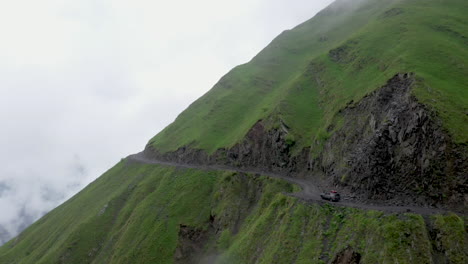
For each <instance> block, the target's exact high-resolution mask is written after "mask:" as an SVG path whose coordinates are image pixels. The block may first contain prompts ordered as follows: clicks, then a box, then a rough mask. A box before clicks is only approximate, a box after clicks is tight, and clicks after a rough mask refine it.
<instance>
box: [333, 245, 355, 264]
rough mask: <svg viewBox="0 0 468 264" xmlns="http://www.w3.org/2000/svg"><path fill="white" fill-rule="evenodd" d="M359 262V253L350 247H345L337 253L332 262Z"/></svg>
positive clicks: (339, 263) (344, 263)
mask: <svg viewBox="0 0 468 264" xmlns="http://www.w3.org/2000/svg"><path fill="white" fill-rule="evenodd" d="M360 262H361V254H359V253H357V252H355V251H354V250H353V249H352V248H351V247H347V248H346V249H344V250H343V251H341V252H340V253H338V254H337V255H336V257H335V259H334V260H333V261H332V264H359V263H360Z"/></svg>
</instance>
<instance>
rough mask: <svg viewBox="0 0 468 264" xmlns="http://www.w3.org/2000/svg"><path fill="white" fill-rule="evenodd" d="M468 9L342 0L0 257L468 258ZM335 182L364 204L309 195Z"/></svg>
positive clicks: (447, 3)
mask: <svg viewBox="0 0 468 264" xmlns="http://www.w3.org/2000/svg"><path fill="white" fill-rule="evenodd" d="M466 11H468V2H466V1H462V0H443V1H439V0H429V1H427V0H426V1H422V0H362V1H358V2H356V1H350V0H338V1H336V2H335V3H333V4H332V5H330V6H329V7H327V8H326V9H325V10H323V11H321V12H319V13H318V14H317V15H316V16H315V17H314V18H312V19H311V20H309V21H306V22H304V23H303V24H301V25H299V26H298V27H296V28H294V29H292V30H290V31H285V32H283V33H282V34H281V35H280V36H278V37H277V38H276V39H275V40H273V41H272V43H271V44H270V45H268V46H267V47H266V48H265V49H264V50H262V51H261V52H260V53H259V55H257V56H255V57H254V58H253V59H252V60H251V62H249V63H247V64H244V65H241V66H238V67H236V68H234V69H233V70H231V71H230V72H229V73H228V74H227V75H225V76H224V77H222V78H221V80H220V81H219V82H218V83H217V84H216V85H215V87H214V88H213V89H212V90H210V91H209V92H207V93H206V94H205V95H204V96H202V97H201V98H200V99H198V100H196V101H195V102H194V103H193V104H192V105H190V106H189V108H187V109H186V110H185V111H184V112H182V113H181V114H180V115H179V117H178V118H177V119H176V120H175V121H174V122H173V123H172V124H170V125H169V126H168V127H167V128H166V129H164V130H163V131H162V132H160V133H159V134H158V135H156V136H155V137H154V138H153V139H151V140H150V141H149V143H148V144H147V146H146V147H145V149H144V151H143V153H140V154H138V155H136V156H129V157H127V158H125V159H122V160H121V161H120V162H119V163H117V164H116V165H115V166H114V167H113V168H111V169H110V170H109V171H107V172H106V173H104V175H102V176H101V177H99V178H98V179H97V180H95V181H94V182H93V183H91V184H90V185H89V186H87V187H86V188H85V189H84V190H82V191H80V192H79V193H78V194H77V195H75V196H74V197H72V198H71V199H69V200H68V201H66V202H65V203H64V204H63V205H61V206H59V207H57V208H56V209H54V210H53V211H51V212H50V213H48V214H47V215H45V216H44V217H42V218H41V219H40V220H38V221H37V222H36V223H34V224H33V225H31V226H30V227H29V228H27V229H26V230H25V231H24V232H22V233H21V234H20V235H19V236H17V237H16V238H14V239H12V240H10V241H9V242H8V243H6V244H5V245H4V246H2V247H0V263H8V264H9V263H12V264H13V263H265V264H266V263H304V264H305V263H353V261H354V263H356V262H357V263H462V264H464V263H466V262H467V260H468V217H467V214H466V209H467V208H468V207H467V205H468V191H467V187H468V182H467V177H466V175H468V173H467V170H468V165H467V157H468V155H467V153H468V144H467V139H468V138H467V135H468V134H467V133H466V131H468V127H467V126H468V122H467V121H468V116H467V115H466V111H468V109H467V108H466V107H467V105H468V94H467V93H468V89H466V88H467V87H466V84H467V83H468V69H467V68H466V66H465V65H468V48H467V43H466V36H468V21H467V20H466V15H465V14H466ZM135 157H140V158H139V159H135ZM285 180H286V181H285ZM301 188H302V193H301ZM330 188H338V189H339V190H340V191H342V193H343V198H346V199H348V198H349V199H351V201H355V202H356V203H361V202H362V203H363V204H364V206H362V207H361V208H353V207H352V206H346V204H347V203H349V202H347V201H346V200H345V201H344V202H343V205H345V206H339V203H338V204H333V203H329V202H322V201H320V200H319V199H320V198H319V197H315V196H316V195H318V193H319V192H320V191H325V190H329V189H330ZM312 189H313V190H312ZM314 195H315V196H314ZM311 197H312V199H310V198H311ZM304 198H305V199H304ZM353 199H354V200H353ZM372 203H375V204H377V205H376V206H374V207H373V208H372V205H371V204H372ZM379 203H380V204H385V205H386V206H387V207H394V206H396V208H398V210H396V211H391V210H388V211H386V210H385V209H383V211H382V207H381V206H379V205H378V204H379ZM408 204H411V205H417V206H418V207H417V208H419V209H421V210H423V211H422V213H421V212H419V213H418V211H417V210H415V211H407V210H406V209H409V208H411V207H410V206H405V205H408ZM427 207H430V208H432V209H428V211H429V212H430V213H428V214H426V213H424V209H425V208H427ZM438 208H442V209H438ZM419 209H418V210H419ZM445 209H449V210H445ZM451 210H456V211H457V212H458V214H455V213H452V212H448V211H451ZM420 213H421V214H420ZM433 213H435V214H433Z"/></svg>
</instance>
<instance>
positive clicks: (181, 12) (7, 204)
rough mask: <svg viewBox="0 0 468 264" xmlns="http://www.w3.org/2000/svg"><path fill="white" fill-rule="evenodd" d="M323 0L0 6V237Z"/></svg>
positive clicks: (23, 1)
mask: <svg viewBox="0 0 468 264" xmlns="http://www.w3.org/2000/svg"><path fill="white" fill-rule="evenodd" d="M330 2H331V0H320V1H310V0H282V1H280V0H273V1H272V0H269V1H268V0H237V1H219V0H199V1H189V0H185V1H181V0H179V1H151V0H147V1H145V0H132V1H130V0H80V1H72V0H43V1H36V0H15V1H1V3H0V160H1V161H2V165H1V166H0V211H1V213H0V244H1V243H2V242H5V241H4V240H5V239H7V238H9V237H11V236H13V235H16V234H17V232H18V231H19V230H21V229H23V228H24V227H25V226H27V225H29V224H30V223H31V222H32V221H34V220H36V219H37V218H38V217H40V216H41V215H42V214H44V213H45V212H47V211H49V210H51V209H52V208H54V207H55V206H57V205H58V204H60V203H61V202H63V201H64V200H66V199H68V198H69V197H70V196H71V195H73V194H74V193H76V192H77V191H78V190H79V189H81V188H83V187H84V186H85V185H86V184H88V183H89V182H90V181H92V180H93V179H95V178H96V177H98V176H99V175H100V174H102V173H103V172H104V171H105V170H106V169H108V168H110V167H111V166H112V165H113V164H115V163H116V162H117V161H119V159H120V158H122V157H125V156H127V155H128V154H131V153H135V152H138V151H140V150H142V149H143V147H144V145H145V144H146V142H147V141H148V140H149V139H150V138H151V137H152V136H154V135H155V134H156V133H157V132H158V131H160V130H161V129H162V128H164V127H165V126H166V125H168V124H169V123H170V122H171V121H172V120H174V118H175V117H176V116H177V114H178V113H180V112H181V111H182V110H183V109H184V108H185V107H187V106H188V105H189V104H190V103H191V102H192V101H194V100H195V99H196V98H198V97H200V96H201V95H202V94H203V93H205V92H206V91H208V90H209V89H210V88H211V87H212V86H213V85H214V84H215V82H216V81H217V80H218V79H219V78H220V77H221V76H222V75H223V74H225V73H226V72H228V70H230V69H231V68H233V67H234V66H236V65H238V64H241V63H245V62H247V61H248V60H250V59H251V58H252V57H253V56H254V55H255V54H256V53H258V52H259V51H260V50H261V49H262V48H263V47H264V46H266V45H267V44H268V42H270V41H271V40H272V39H273V38H274V37H275V36H276V35H278V34H279V33H280V32H281V31H282V30H285V29H289V28H292V27H293V26H295V25H297V24H298V23H300V22H303V21H305V20H307V19H309V18H310V17H312V16H313V15H314V14H315V13H316V12H318V11H319V10H320V9H322V8H323V7H325V6H326V5H328V4H329V3H330Z"/></svg>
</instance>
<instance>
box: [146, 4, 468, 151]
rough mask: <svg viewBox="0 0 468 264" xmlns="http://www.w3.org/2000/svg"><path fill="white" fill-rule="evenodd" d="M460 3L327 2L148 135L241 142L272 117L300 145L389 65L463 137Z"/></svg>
mask: <svg viewBox="0 0 468 264" xmlns="http://www.w3.org/2000/svg"><path fill="white" fill-rule="evenodd" d="M341 5H342V4H341ZM395 10H396V11H395ZM466 10H468V4H467V2H466V1H463V0H445V1H436V0H431V1H426V0H407V1H397V0H395V1H382V0H373V1H364V4H361V5H356V6H354V7H353V8H351V7H347V8H340V4H339V3H335V4H333V5H332V6H330V7H329V8H327V9H325V10H324V11H322V12H321V13H319V14H318V15H317V16H316V17H314V18H313V19H311V20H310V21H307V22H305V23H304V24H302V25H299V26H298V27H296V28H294V29H293V30H290V31H286V32H284V33H282V34H281V35H280V36H278V37H277V38H276V39H275V40H274V41H273V42H272V43H271V44H270V45H269V46H268V47H266V48H265V49H264V50H263V51H262V52H261V53H260V54H258V55H257V56H256V57H255V58H254V59H253V60H252V61H251V62H249V63H247V64H244V65H241V66H239V67H236V68H235V69H233V70H232V71H231V72H230V73H228V74H227V75H226V76H224V77H223V78H222V79H221V80H220V81H219V83H218V84H216V85H215V87H214V88H213V89H212V90H210V91H209V92H208V93H207V94H205V95H204V96H203V97H201V98H200V99H198V100H197V101H196V102H194V103H193V104H192V105H191V106H190V107H189V108H188V109H187V110H185V111H184V112H183V113H181V114H180V116H179V117H178V118H177V119H176V120H175V122H174V123H172V124H171V125H169V126H168V127H167V128H166V129H164V130H163V131H162V132H161V133H160V134H158V135H157V136H155V137H154V138H153V139H152V140H151V141H150V144H152V145H153V146H154V147H155V148H157V149H158V150H159V151H162V152H167V151H174V150H176V149H177V148H179V147H182V146H185V145H189V146H191V147H192V148H196V149H204V150H206V151H207V152H209V153H212V152H214V151H215V150H217V149H219V148H222V147H231V146H233V145H235V144H236V143H238V142H239V141H241V140H242V139H243V138H244V136H245V134H246V133H247V132H248V131H249V129H250V128H251V127H252V126H253V125H254V124H255V123H256V122H257V121H259V120H272V121H271V122H272V123H273V124H271V127H274V126H275V123H277V122H283V123H285V124H286V125H287V126H288V127H289V128H290V129H289V133H290V134H291V135H292V137H293V138H294V139H295V148H296V150H300V149H301V148H303V147H306V146H311V145H313V144H314V142H316V141H319V142H320V141H324V140H326V139H327V138H328V136H329V135H328V132H327V128H328V126H329V125H331V124H333V122H334V120H336V118H337V113H338V111H339V110H340V109H342V108H344V107H346V105H347V103H349V102H350V101H353V102H357V101H359V100H360V99H361V98H362V97H363V96H365V95H366V94H368V93H370V92H371V91H373V90H375V89H377V88H379V87H380V86H382V85H384V84H385V82H386V80H388V79H390V78H391V77H392V76H393V75H395V74H396V73H398V72H415V73H416V75H417V76H418V78H420V83H419V85H418V86H417V87H415V89H414V95H415V96H416V97H417V98H418V99H419V100H420V101H421V102H422V103H424V104H426V105H428V106H429V107H430V108H432V109H433V110H434V111H436V112H437V114H438V115H439V116H440V118H441V120H442V121H443V124H444V126H445V128H446V129H447V131H448V132H449V133H450V134H451V135H452V137H453V140H454V141H455V142H457V143H463V144H466V143H467V142H468V134H467V133H466V131H467V130H468V116H467V115H466V112H467V111H468V109H467V105H468V89H466V84H467V83H468V66H467V65H468V49H467V43H468V40H467V36H468V25H467V23H466V21H465V13H466ZM333 50H334V51H335V52H336V51H337V50H338V51H340V52H337V53H336V54H335V53H333V52H330V51H333ZM333 54H335V55H333ZM334 56H335V57H334Z"/></svg>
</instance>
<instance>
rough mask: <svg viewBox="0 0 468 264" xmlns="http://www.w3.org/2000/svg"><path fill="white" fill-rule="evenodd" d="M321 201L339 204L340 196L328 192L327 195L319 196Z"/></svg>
mask: <svg viewBox="0 0 468 264" xmlns="http://www.w3.org/2000/svg"><path fill="white" fill-rule="evenodd" d="M320 197H322V199H324V200H327V201H332V202H339V201H340V199H341V196H340V194H339V193H338V192H337V191H330V192H329V193H322V194H320Z"/></svg>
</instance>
